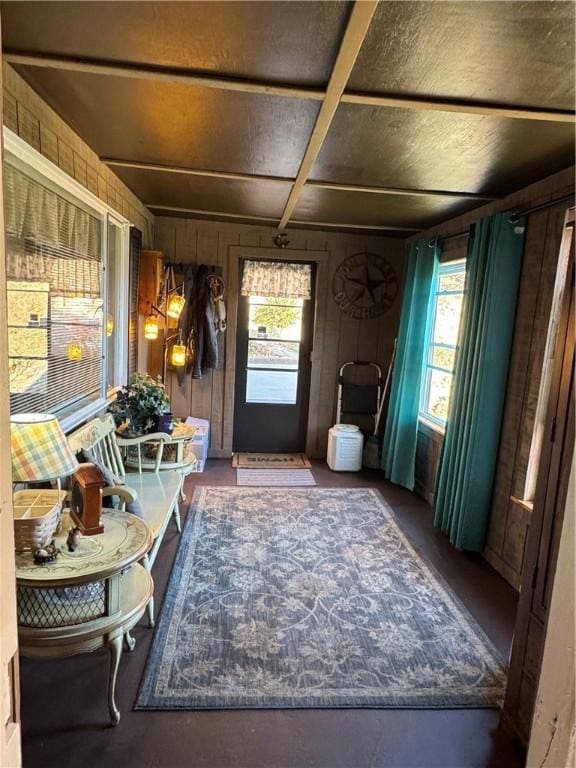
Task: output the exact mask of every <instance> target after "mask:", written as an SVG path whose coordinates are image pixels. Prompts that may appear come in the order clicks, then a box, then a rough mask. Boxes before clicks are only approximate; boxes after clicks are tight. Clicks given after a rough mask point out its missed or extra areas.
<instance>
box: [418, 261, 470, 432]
mask: <svg viewBox="0 0 576 768" xmlns="http://www.w3.org/2000/svg"><path fill="white" fill-rule="evenodd" d="M465 279H466V263H465V262H464V261H457V262H450V263H447V264H442V265H441V266H440V268H439V273H438V283H437V287H436V292H435V294H434V296H433V298H432V302H431V305H430V309H431V319H430V324H429V325H430V337H429V339H428V344H427V348H426V358H425V361H424V375H423V378H422V391H421V399H420V415H421V416H422V417H423V418H424V419H425V420H427V421H431V422H432V423H434V424H436V425H438V426H440V427H443V426H444V425H445V424H446V420H447V418H448V412H449V408H450V395H451V391H452V379H453V376H454V363H455V359H456V350H457V345H458V331H459V327H460V314H461V311H462V303H463V299H464V286H465Z"/></svg>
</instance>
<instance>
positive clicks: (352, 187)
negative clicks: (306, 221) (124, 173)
mask: <svg viewBox="0 0 576 768" xmlns="http://www.w3.org/2000/svg"><path fill="white" fill-rule="evenodd" d="M100 161H101V162H103V163H105V164H106V165H108V166H110V167H111V168H135V169H136V170H140V171H160V172H162V173H175V174H181V175H183V176H201V177H204V178H212V179H225V180H229V181H230V180H232V181H256V182H258V181H265V182H277V183H281V184H292V183H293V182H294V179H293V178H290V177H288V176H264V175H262V174H256V173H234V172H230V171H209V170H204V169H198V168H185V167H183V166H179V165H164V164H162V163H143V162H139V161H137V160H118V159H115V158H111V157H101V158H100ZM306 186H308V187H316V188H317V189H333V190H336V191H340V192H366V193H368V194H374V195H395V196H398V197H443V198H452V199H456V200H479V201H486V202H490V201H491V200H498V199H500V198H498V197H495V196H494V195H481V194H477V193H476V192H458V191H451V190H442V189H410V188H404V187H373V186H363V185H359V184H342V183H340V182H337V181H320V180H316V179H308V180H307V181H306Z"/></svg>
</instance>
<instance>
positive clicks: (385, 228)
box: [146, 0, 422, 232]
mask: <svg viewBox="0 0 576 768" xmlns="http://www.w3.org/2000/svg"><path fill="white" fill-rule="evenodd" d="M362 1H363V0H362ZM146 207H147V208H150V210H152V211H166V212H171V213H190V214H193V215H199V216H219V217H221V218H224V219H226V218H228V219H238V220H242V219H243V220H244V221H262V222H266V223H268V224H269V223H273V224H274V225H277V224H278V217H277V216H252V215H250V214H248V213H227V212H226V211H203V210H201V209H200V208H179V207H178V206H174V205H155V204H154V203H146ZM290 224H291V225H293V226H305V227H319V228H321V229H361V230H372V231H382V232H420V231H421V229H422V228H421V227H395V226H392V225H390V224H347V223H345V222H342V221H308V220H305V219H292V220H291V222H290Z"/></svg>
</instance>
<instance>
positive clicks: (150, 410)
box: [109, 373, 174, 437]
mask: <svg viewBox="0 0 576 768" xmlns="http://www.w3.org/2000/svg"><path fill="white" fill-rule="evenodd" d="M109 410H110V413H112V415H113V416H114V421H115V422H116V425H117V426H118V427H120V426H122V425H124V428H123V431H124V434H125V436H126V437H140V436H141V435H147V434H149V433H150V432H167V433H168V434H172V430H173V428H174V419H173V416H172V413H171V412H170V399H169V397H168V394H167V393H166V390H165V389H164V385H163V384H161V383H160V382H158V381H155V380H154V379H153V378H152V376H150V375H149V374H147V373H135V374H134V376H133V377H132V380H131V381H130V384H128V386H126V387H123V388H122V389H121V390H120V392H119V393H118V395H117V397H116V400H115V401H114V402H113V403H112V405H111V406H110V409H109Z"/></svg>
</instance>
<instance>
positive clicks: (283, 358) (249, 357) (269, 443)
mask: <svg viewBox="0 0 576 768" xmlns="http://www.w3.org/2000/svg"><path fill="white" fill-rule="evenodd" d="M298 263H299V264H302V262H298ZM311 266H312V297H314V287H315V264H312V265H311ZM243 268H244V260H241V261H240V270H241V271H242V270H243ZM240 277H241V276H240ZM241 282H242V280H241V279H240V283H241ZM314 304H315V302H314V298H311V299H290V298H283V297H277V298H273V299H271V298H265V297H262V296H239V298H238V325H237V334H236V381H235V405H234V436H233V450H234V451H235V452H237V451H252V452H259V451H261V452H265V453H290V452H299V451H304V450H305V447H306V428H307V423H308V404H309V398H310V372H311V363H310V359H311V354H312V339H313V328H314V309H315V307H314Z"/></svg>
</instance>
